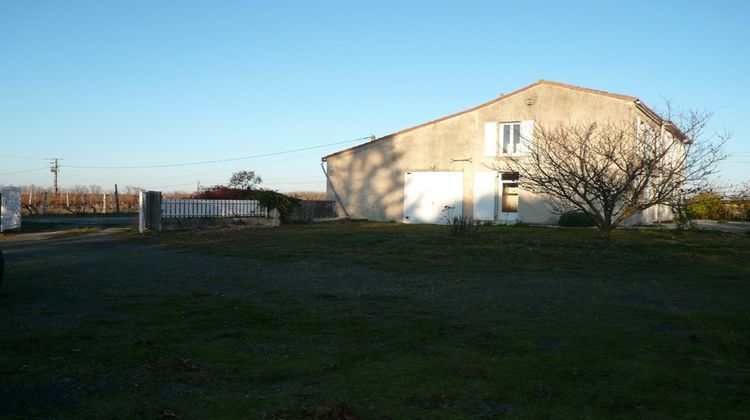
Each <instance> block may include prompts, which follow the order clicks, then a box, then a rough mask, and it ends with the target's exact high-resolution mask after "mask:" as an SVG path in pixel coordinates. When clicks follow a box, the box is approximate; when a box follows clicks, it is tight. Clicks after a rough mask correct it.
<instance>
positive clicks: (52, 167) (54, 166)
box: [48, 158, 62, 195]
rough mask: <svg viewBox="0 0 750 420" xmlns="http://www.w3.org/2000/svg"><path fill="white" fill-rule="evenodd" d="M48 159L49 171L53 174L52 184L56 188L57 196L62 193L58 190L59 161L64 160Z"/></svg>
mask: <svg viewBox="0 0 750 420" xmlns="http://www.w3.org/2000/svg"><path fill="white" fill-rule="evenodd" d="M48 159H50V162H49V171H50V172H52V184H53V185H54V186H55V195H57V193H58V192H60V189H59V188H57V174H58V173H59V172H60V163H59V161H60V160H62V159H59V158H48Z"/></svg>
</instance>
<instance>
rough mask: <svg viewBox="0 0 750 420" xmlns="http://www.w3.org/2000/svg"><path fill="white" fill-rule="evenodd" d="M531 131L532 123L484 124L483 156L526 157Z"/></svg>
mask: <svg viewBox="0 0 750 420" xmlns="http://www.w3.org/2000/svg"><path fill="white" fill-rule="evenodd" d="M533 129H534V121H516V122H506V123H496V122H488V123H485V129H484V154H485V156H492V157H499V156H523V155H528V154H529V146H530V143H531V136H532V131H533Z"/></svg>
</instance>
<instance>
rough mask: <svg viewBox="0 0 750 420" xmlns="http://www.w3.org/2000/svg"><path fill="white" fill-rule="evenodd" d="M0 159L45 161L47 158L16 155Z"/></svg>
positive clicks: (4, 156) (2, 156)
mask: <svg viewBox="0 0 750 420" xmlns="http://www.w3.org/2000/svg"><path fill="white" fill-rule="evenodd" d="M0 158H4V159H5V158H7V159H32V160H47V158H43V157H39V156H18V155H0Z"/></svg>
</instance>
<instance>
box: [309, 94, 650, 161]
mask: <svg viewBox="0 0 750 420" xmlns="http://www.w3.org/2000/svg"><path fill="white" fill-rule="evenodd" d="M543 84H546V85H550V86H557V87H562V88H567V89H572V90H577V91H580V92H586V93H593V94H597V95H603V96H609V97H611V98H615V99H620V100H624V101H632V102H640V99H638V98H636V97H634V96H627V95H620V94H617V93H611V92H606V91H603V90H597V89H589V88H585V87H580V86H575V85H569V84H567V83H560V82H554V81H551V80H544V79H540V80H539V81H538V82H536V83H532V84H530V85H528V86H526V87H522V88H521V89H518V90H516V91H513V92H511V93H509V94H507V95H501V96H499V97H497V98H494V99H492V100H490V101H487V102H484V103H482V104H479V105H477V106H475V107H472V108H469V109H466V110H463V111H459V112H454V113H453V114H450V115H446V116H444V117H440V118H437V119H434V120H431V121H427V122H426V123H422V124H417V125H415V126H412V127H409V128H405V129H403V130H400V131H396V132H394V133H390V134H386V135H385V136H382V137H378V138H376V139H375V140H371V141H368V142H366V143H362V144H358V145H355V146H352V147H349V148H346V149H343V150H339V151H338V152H333V153H331V154H328V155H326V156H323V158H322V160H326V159H328V158H329V157H331V156H335V155H338V154H341V153H344V152H348V151H352V150H357V149H360V148H362V147H365V146H369V145H371V144H373V143H378V142H381V141H384V140H388V139H390V138H392V137H393V136H397V135H399V134H404V133H407V132H409V131H412V130H416V129H417V128H421V127H426V126H428V125H431V124H435V123H438V122H440V121H444V120H447V119H450V118H453V117H457V116H459V115H462V114H466V113H469V112H472V111H476V110H477V109H480V108H484V107H485V106H488V105H492V104H494V103H496V102H500V101H502V100H504V99H507V98H509V97H511V96H514V95H517V94H519V93H522V92H525V91H527V90H529V89H531V88H534V87H537V86H539V85H543Z"/></svg>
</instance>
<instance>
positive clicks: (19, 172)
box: [0, 166, 49, 176]
mask: <svg viewBox="0 0 750 420" xmlns="http://www.w3.org/2000/svg"><path fill="white" fill-rule="evenodd" d="M42 169H49V168H47V167H46V166H45V167H44V168H36V169H27V170H25V171H17V172H7V173H4V174H0V176H5V175H15V174H25V173H27V172H35V171H41V170H42Z"/></svg>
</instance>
